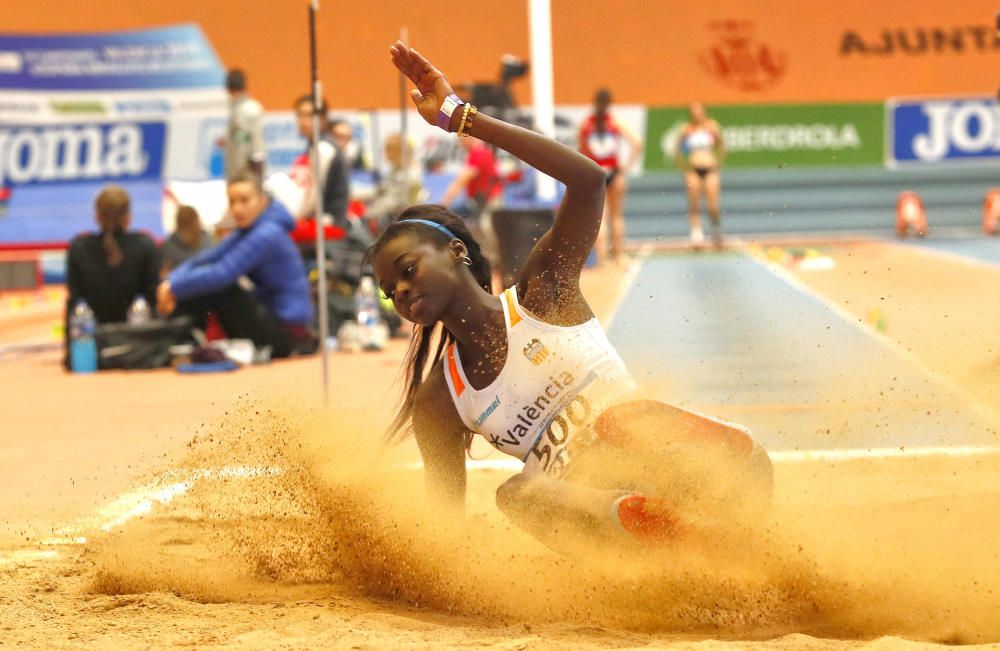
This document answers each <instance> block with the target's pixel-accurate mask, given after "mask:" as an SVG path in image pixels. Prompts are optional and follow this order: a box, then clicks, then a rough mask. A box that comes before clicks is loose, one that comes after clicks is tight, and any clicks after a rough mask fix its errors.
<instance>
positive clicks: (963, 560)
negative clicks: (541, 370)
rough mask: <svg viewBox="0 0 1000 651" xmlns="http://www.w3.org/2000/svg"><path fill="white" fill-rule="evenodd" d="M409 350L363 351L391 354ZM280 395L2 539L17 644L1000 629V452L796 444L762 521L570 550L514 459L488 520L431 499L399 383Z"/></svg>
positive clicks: (502, 640) (9, 623) (755, 643)
mask: <svg viewBox="0 0 1000 651" xmlns="http://www.w3.org/2000/svg"><path fill="white" fill-rule="evenodd" d="M398 352H399V351H395V352H392V353H390V354H389V355H388V357H387V358H385V359H382V358H378V359H376V358H368V359H367V360H362V359H361V358H357V359H356V360H354V361H351V362H350V364H364V365H367V366H368V367H369V368H368V370H367V371H365V373H366V374H367V375H364V377H366V378H375V377H381V376H384V375H386V374H387V373H391V372H392V367H393V366H394V364H395V363H397V362H398ZM390 358H392V359H390ZM359 360H360V361H359ZM279 368H280V367H279ZM289 368H291V367H285V370H284V371H282V373H289V371H288V370H287V369H289ZM359 368H360V367H359ZM305 370H307V371H312V370H315V369H314V368H312V367H309V368H308V369H305ZM283 377H286V376H283ZM290 377H291V376H287V377H286V379H290ZM358 378H359V376H349V377H345V378H342V379H341V380H342V382H343V385H342V386H340V385H338V388H342V389H343V390H344V391H347V389H346V388H345V387H347V386H348V385H349V384H350V383H352V382H353V383H355V384H357V383H358V382H359V379H358ZM264 394H265V395H266V396H267V397H259V398H253V399H251V398H239V399H237V398H235V397H231V398H230V399H229V400H228V402H227V403H226V405H225V410H226V414H225V415H223V416H218V415H217V416H215V417H212V418H205V419H204V421H203V424H202V425H200V426H198V423H193V424H192V425H191V429H190V432H191V434H189V435H188V438H189V439H192V440H191V443H190V445H189V446H188V447H187V448H186V449H185V450H184V451H183V452H182V453H177V454H175V455H172V456H171V457H170V458H168V459H166V460H165V461H164V462H163V463H162V464H160V469H159V470H158V471H157V472H147V473H146V474H144V475H142V476H141V477H139V478H138V479H136V480H135V481H132V482H131V484H132V486H133V490H132V491H130V492H128V493H127V494H126V495H125V496H122V497H119V498H118V499H116V500H108V503H109V504H110V505H111V507H112V508H108V509H106V510H104V511H103V512H99V513H98V515H96V516H94V515H93V514H91V515H90V516H89V517H87V518H83V519H80V520H78V521H77V522H76V524H75V525H73V526H71V527H69V528H66V529H59V530H55V531H52V532H50V533H51V534H52V535H53V536H57V537H60V538H61V541H50V542H58V543H60V544H47V545H41V544H33V545H21V546H20V547H19V548H18V549H16V550H14V551H11V552H8V553H5V554H4V555H3V556H2V557H0V575H2V577H3V583H2V585H3V588H2V589H0V646H4V647H8V646H18V645H21V646H26V647H31V648H80V647H88V648H148V647H155V648H172V647H179V646H198V647H213V648H251V649H266V648H267V649H269V648H317V647H332V648H358V649H364V648H372V649H374V648H399V647H411V648H413V647H416V648H459V647H468V646H470V645H475V646H484V647H491V648H492V647H496V648H510V649H523V648H555V649H560V648H564V649H580V648H640V647H641V648H682V649H699V650H702V649H723V648H726V649H728V648H752V649H769V648H777V649H801V648H814V649H838V648H876V649H883V648H886V649H887V648H893V649H895V648H927V647H928V646H930V645H932V644H942V645H951V644H989V643H996V642H997V641H998V640H1000V605H998V604H1000V596H998V592H1000V555H998V551H997V550H1000V527H998V525H997V518H996V514H997V513H1000V456H997V455H992V454H968V455H955V456H942V455H930V456H916V457H907V456H905V455H901V456H895V457H888V458H883V457H879V456H870V457H864V456H862V457H861V458H855V459H848V460H834V459H832V458H831V459H823V458H818V459H810V458H808V457H799V458H795V457H785V459H784V460H779V461H778V462H777V463H776V464H775V490H774V506H773V509H772V512H771V513H770V515H769V516H768V517H767V519H766V520H765V521H764V522H762V523H761V524H760V526H758V527H755V528H752V529H749V530H744V531H740V532H734V533H731V534H730V535H728V536H725V537H720V538H719V539H718V540H717V541H715V542H714V543H713V544H711V545H707V546H702V547H698V548H690V547H684V546H678V547H676V548H673V549H670V550H668V551H665V552H658V553H652V552H650V553H636V552H634V551H628V552H623V551H622V550H621V549H618V548H601V547H596V548H595V547H594V546H593V545H588V544H585V543H584V542H583V541H576V540H567V545H566V549H565V550H564V551H563V553H561V554H559V553H556V552H553V551H552V550H550V549H548V548H546V547H545V546H543V545H541V544H540V543H538V542H537V541H535V540H534V539H533V538H531V537H530V536H528V535H526V534H525V533H523V532H522V531H520V530H519V529H517V528H516V527H513V526H512V525H510V524H509V523H508V522H507V521H506V520H505V519H504V518H503V517H502V516H501V515H500V514H499V513H498V512H497V510H496V508H495V506H494V502H493V493H494V490H495V488H496V486H497V485H499V484H500V483H501V482H502V481H503V480H504V479H506V478H507V477H508V476H509V475H510V473H509V472H508V471H502V470H495V469H494V470H490V469H480V470H474V471H472V472H471V473H470V481H469V496H468V515H469V517H468V521H467V522H466V523H457V522H449V521H441V520H440V519H439V518H438V517H436V516H435V515H434V514H433V513H431V512H429V511H428V510H427V509H426V508H425V507H424V505H423V497H422V492H423V491H422V478H421V475H420V473H419V470H418V469H417V468H415V462H416V461H417V459H418V456H417V455H416V451H415V448H414V446H413V445H412V443H407V444H404V445H402V446H400V447H397V448H394V449H392V450H389V451H387V452H379V451H378V450H379V447H378V446H377V445H373V443H375V442H376V441H377V440H378V437H379V431H380V429H381V426H382V425H383V424H384V422H385V419H386V418H387V417H388V413H385V410H384V409H377V407H378V405H380V404H383V403H380V402H379V401H378V400H376V398H381V396H372V397H369V398H368V399H367V401H366V399H362V398H359V399H358V400H357V401H356V406H355V407H353V408H336V409H330V410H310V409H307V408H304V407H302V406H301V403H302V400H301V399H300V400H297V401H294V400H291V399H283V398H280V397H274V396H280V395H281V392H280V391H277V390H268V391H266V392H264ZM383 406H384V405H383ZM192 408H193V407H192ZM372 414H380V416H379V417H377V418H373V417H372ZM104 529H107V530H106V531H105V530H104ZM84 540H85V542H84ZM35 542H37V541H35Z"/></svg>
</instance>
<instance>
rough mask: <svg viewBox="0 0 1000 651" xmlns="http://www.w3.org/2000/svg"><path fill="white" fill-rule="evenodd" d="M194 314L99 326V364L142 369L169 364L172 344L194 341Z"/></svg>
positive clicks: (97, 336) (96, 337)
mask: <svg viewBox="0 0 1000 651" xmlns="http://www.w3.org/2000/svg"><path fill="white" fill-rule="evenodd" d="M192 325H193V322H192V321H191V317H187V316H182V317H177V318H174V319H151V320H150V321H147V322H146V323H136V324H129V323H106V324H103V325H99V326H97V330H96V332H95V333H94V339H95V340H96V341H97V367H98V368H99V369H101V370H105V369H126V370H127V369H140V368H161V367H164V366H170V347H171V346H176V345H179V344H190V343H193V342H194V338H193V337H192V336H191V329H192Z"/></svg>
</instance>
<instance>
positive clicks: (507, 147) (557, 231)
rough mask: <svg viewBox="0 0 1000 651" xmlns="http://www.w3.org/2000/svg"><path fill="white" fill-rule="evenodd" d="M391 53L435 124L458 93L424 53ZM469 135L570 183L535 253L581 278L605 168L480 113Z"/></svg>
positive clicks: (596, 225) (554, 270)
mask: <svg viewBox="0 0 1000 651" xmlns="http://www.w3.org/2000/svg"><path fill="white" fill-rule="evenodd" d="M390 53H391V57H392V62H393V64H394V65H395V66H396V67H397V68H398V69H399V70H400V71H401V72H402V73H403V74H405V75H406V76H407V77H408V78H409V79H410V81H412V82H413V84H414V85H415V86H416V89H414V90H412V91H411V92H410V96H411V97H412V98H413V102H414V104H416V106H417V110H418V112H419V113H420V115H421V117H423V118H424V120H426V121H427V122H428V123H429V124H436V121H437V117H438V109H439V107H440V106H441V104H442V102H444V100H445V98H446V97H448V96H449V95H451V94H452V93H453V92H454V91H453V90H452V87H451V84H449V83H448V81H447V80H446V79H445V77H444V74H443V73H442V72H441V71H440V70H438V69H437V68H435V67H434V66H433V65H431V63H430V62H429V61H428V60H427V59H425V58H424V56H423V55H421V54H420V53H419V52H417V51H416V50H413V49H411V48H409V47H408V46H406V45H404V44H403V43H402V42H400V41H397V42H396V43H395V44H393V45H392V46H390ZM462 113H463V112H462V111H459V110H457V109H456V110H455V111H454V112H453V113H452V115H451V123H450V125H449V126H448V129H447V130H448V131H451V132H454V131H457V130H458V127H459V124H460V123H461V116H462ZM471 135H473V136H475V137H476V138H479V139H480V140H483V141H485V142H488V143H490V144H491V145H494V146H496V147H499V148H500V149H503V150H504V151H507V152H509V153H511V154H513V155H514V156H516V157H517V158H519V159H520V160H522V161H524V162H525V163H527V164H528V165H530V166H532V167H534V168H535V169H537V170H538V171H539V172H542V173H543V174H547V175H549V176H551V177H553V178H555V179H556V180H558V181H561V182H562V183H564V184H565V185H566V194H565V196H564V197H563V200H562V203H560V205H559V208H558V210H557V211H556V215H555V223H554V224H553V226H552V230H551V231H549V236H548V237H547V240H546V243H545V244H547V245H548V246H542V243H541V242H539V244H538V245H536V247H535V250H534V251H533V252H532V256H531V257H538V255H539V251H540V250H541V255H543V257H545V258H546V260H545V261H544V262H543V264H542V265H540V266H541V267H542V269H541V270H540V271H539V273H541V271H549V272H551V273H550V274H549V275H560V274H564V275H567V276H571V277H572V278H573V280H574V281H575V280H578V279H579V275H580V270H581V269H582V268H583V264H584V262H585V261H586V259H587V256H588V255H589V254H590V250H591V248H592V247H593V246H594V242H595V241H596V240H597V233H598V230H599V229H600V226H601V216H602V215H603V213H604V187H605V173H604V170H603V169H601V167H600V166H599V165H598V164H597V163H595V162H594V161H592V160H590V159H589V158H587V157H586V156H584V155H583V154H581V153H580V152H577V151H574V150H573V149H570V148H569V147H567V146H565V145H563V144H562V143H560V142H557V141H556V140H554V139H553V138H549V137H547V136H543V135H541V134H539V133H535V132H534V131H529V130H528V129H523V128H521V127H518V126H515V125H513V124H508V123H506V122H504V121H502V120H497V119H494V118H491V117H490V116H488V115H485V114H482V113H480V114H478V115H476V117H475V118H474V120H473V122H472V128H471ZM536 266H538V265H533V264H531V260H530V259H529V261H528V262H526V263H525V265H524V267H525V269H529V268H534V267H536Z"/></svg>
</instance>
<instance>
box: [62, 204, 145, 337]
mask: <svg viewBox="0 0 1000 651" xmlns="http://www.w3.org/2000/svg"><path fill="white" fill-rule="evenodd" d="M94 212H95V217H96V221H97V225H98V226H99V227H100V229H101V230H100V232H99V233H84V234H81V235H77V236H76V237H74V238H73V240H72V241H71V242H70V244H69V253H68V254H67V257H66V286H67V290H68V299H67V301H66V324H67V328H66V330H67V332H68V331H69V327H68V325H69V315H70V313H71V312H72V310H73V306H75V305H76V303H77V301H79V300H84V301H86V302H87V304H88V305H89V306H90V309H91V310H93V311H94V316H95V318H96V319H97V323H99V324H101V323H121V322H124V321H125V320H126V317H127V314H128V309H129V306H131V305H132V301H134V300H135V298H136V297H137V296H142V297H143V298H145V299H146V302H147V303H148V304H149V306H150V309H152V308H153V307H155V305H156V283H157V282H159V278H160V256H159V253H158V252H157V250H156V244H155V243H153V240H152V239H150V238H149V236H147V235H144V234H142V233H136V232H131V231H129V230H128V228H129V223H130V222H131V219H132V210H131V200H130V198H129V195H128V192H126V191H125V190H124V189H123V188H121V187H119V186H117V185H108V186H105V187H104V189H102V190H101V192H100V193H99V194H98V195H97V199H96V200H95V201H94Z"/></svg>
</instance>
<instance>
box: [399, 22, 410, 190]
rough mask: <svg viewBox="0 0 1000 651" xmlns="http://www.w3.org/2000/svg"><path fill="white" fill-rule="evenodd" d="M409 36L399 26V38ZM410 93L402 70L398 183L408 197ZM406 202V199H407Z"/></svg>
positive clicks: (405, 41)
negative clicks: (400, 170) (408, 117)
mask: <svg viewBox="0 0 1000 651" xmlns="http://www.w3.org/2000/svg"><path fill="white" fill-rule="evenodd" d="M409 38H410V30H409V29H407V28H406V27H401V28H400V30H399V40H401V41H402V42H403V44H404V45H407V41H408V40H409ZM409 96H410V94H409V93H408V92H406V75H404V74H403V73H402V72H400V73H399V142H400V146H401V147H402V149H401V150H400V157H399V166H400V167H401V168H402V174H400V181H399V182H400V183H402V184H403V187H402V188H400V190H401V193H400V196H402V197H409V195H410V192H409V185H408V181H409V173H410V145H409V142H410V135H409V124H408V121H407V115H408V114H409V108H410V105H409V102H408V99H409ZM407 202H408V200H407Z"/></svg>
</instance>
